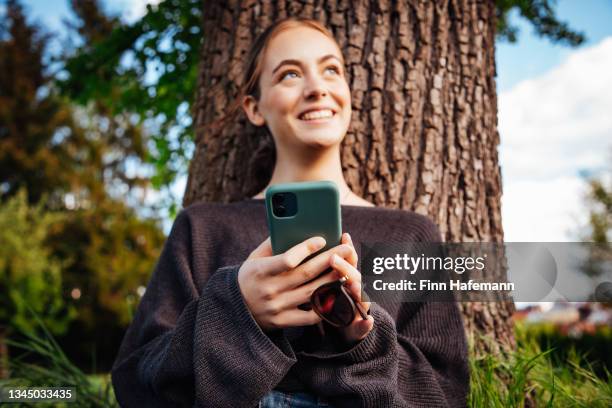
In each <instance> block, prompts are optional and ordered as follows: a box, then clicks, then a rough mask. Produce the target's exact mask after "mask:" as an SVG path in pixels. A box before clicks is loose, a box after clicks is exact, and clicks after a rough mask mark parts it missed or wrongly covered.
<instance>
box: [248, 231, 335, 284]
mask: <svg viewBox="0 0 612 408" xmlns="http://www.w3.org/2000/svg"><path fill="white" fill-rule="evenodd" d="M324 246H325V239H324V238H323V237H312V238H309V239H307V240H306V241H304V242H300V243H299V244H297V245H296V246H294V247H292V248H290V249H288V250H287V251H286V252H284V253H282V254H278V255H274V256H270V257H267V258H262V259H261V261H262V263H261V265H259V267H260V270H261V271H262V272H263V273H264V274H266V275H277V274H279V273H282V272H285V271H288V270H292V269H295V268H297V267H298V265H299V264H300V263H302V261H303V260H304V259H306V258H307V257H308V256H310V255H312V254H314V253H315V252H317V251H318V250H320V249H321V248H323V247H324Z"/></svg>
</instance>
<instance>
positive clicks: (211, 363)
mask: <svg viewBox="0 0 612 408" xmlns="http://www.w3.org/2000/svg"><path fill="white" fill-rule="evenodd" d="M191 242H192V241H191V236H190V223H189V218H188V216H187V215H185V213H184V212H183V213H181V214H180V215H179V217H177V220H176V221H175V224H174V226H173V228H172V232H171V233H170V236H169V237H168V240H167V242H166V245H165V246H164V249H163V251H162V254H161V256H160V259H159V261H158V263H157V266H156V268H155V270H154V272H153V275H152V277H151V280H150V281H149V284H148V285H147V290H146V293H145V295H144V296H143V298H142V300H141V302H140V305H139V306H138V310H137V312H136V315H135V317H134V320H133V321H132V323H131V325H130V327H129V328H128V330H127V332H126V335H125V337H124V339H123V342H122V344H121V347H120V350H119V354H118V356H117V359H116V360H115V363H114V365H113V369H112V382H113V387H114V390H115V394H116V396H117V400H118V401H119V403H120V404H121V406H124V407H136V406H138V407H141V406H150V407H158V406H194V405H195V406H200V407H206V406H210V407H220V406H250V405H255V404H256V403H257V401H258V400H259V399H260V398H261V397H262V396H263V395H265V394H266V393H267V392H269V391H270V390H271V389H273V388H274V386H275V385H276V384H277V383H278V382H280V381H281V379H282V378H283V377H284V376H285V375H286V373H287V372H288V371H289V369H290V368H291V366H292V365H293V364H294V363H295V362H296V358H295V355H294V354H293V351H292V348H291V346H290V344H289V342H288V341H287V339H286V338H285V337H284V336H283V335H282V332H275V333H272V334H266V333H264V332H263V331H262V330H261V329H260V327H259V326H258V325H257V323H256V322H255V320H254V319H253V317H252V315H251V313H250V311H249V310H248V308H247V306H246V304H245V302H244V299H243V297H242V294H241V292H240V288H239V286H238V279H237V276H238V270H239V266H230V267H224V268H220V269H218V270H216V271H214V273H212V274H211V276H210V277H209V278H208V279H207V280H206V283H205V285H204V287H203V288H202V290H201V293H198V290H197V288H196V285H195V283H194V279H193V275H192V259H191V254H192V253H193V251H192V248H191Z"/></svg>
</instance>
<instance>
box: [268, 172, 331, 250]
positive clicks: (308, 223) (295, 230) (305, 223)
mask: <svg viewBox="0 0 612 408" xmlns="http://www.w3.org/2000/svg"><path fill="white" fill-rule="evenodd" d="M287 192H290V193H293V194H295V195H296V197H297V213H296V214H295V215H293V216H291V217H277V216H276V215H274V213H273V211H272V196H273V195H274V194H276V193H287ZM266 212H267V216H268V228H269V229H270V238H271V241H272V251H273V252H274V254H280V253H283V252H285V251H286V250H288V249H289V248H291V247H293V246H295V245H297V244H299V243H300V242H302V241H304V240H306V239H308V238H311V237H314V236H321V237H323V238H325V241H326V242H327V243H326V245H325V248H323V249H321V250H320V251H319V252H322V251H326V250H327V249H329V248H332V247H334V246H336V245H339V244H340V239H341V236H342V222H341V215H340V197H339V194H338V188H337V187H336V184H335V183H333V182H331V181H306V182H299V183H284V184H276V185H274V186H271V187H269V188H268V189H267V190H266Z"/></svg>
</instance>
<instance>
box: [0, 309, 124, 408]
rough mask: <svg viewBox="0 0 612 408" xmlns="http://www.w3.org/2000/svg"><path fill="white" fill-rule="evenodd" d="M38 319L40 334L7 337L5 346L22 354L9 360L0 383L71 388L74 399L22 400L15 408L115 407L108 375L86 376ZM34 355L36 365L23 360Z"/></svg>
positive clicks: (2, 384)
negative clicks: (20, 351)
mask: <svg viewBox="0 0 612 408" xmlns="http://www.w3.org/2000/svg"><path fill="white" fill-rule="evenodd" d="M34 318H35V319H37V320H38V324H39V327H40V329H41V333H39V334H37V333H21V336H22V338H21V339H20V341H15V340H10V339H9V340H7V343H8V345H10V346H12V347H14V348H17V349H20V350H22V351H23V353H22V354H21V355H20V356H19V357H18V358H13V359H11V360H10V366H9V368H10V371H11V375H10V377H11V378H10V379H8V380H4V381H0V386H13V387H74V388H75V390H76V401H75V402H69V403H58V402H52V403H40V402H37V403H21V404H15V405H13V404H11V406H15V407H37V408H38V407H71V408H77V407H110V408H113V407H118V406H119V404H118V403H117V401H116V399H115V396H114V392H113V388H112V385H111V383H110V378H109V376H108V375H101V376H100V375H93V376H92V375H87V374H85V373H84V372H83V371H82V370H81V369H79V368H78V367H77V366H75V365H74V364H73V363H72V362H71V361H70V360H69V359H68V357H67V356H66V355H65V354H64V352H63V350H62V349H61V347H60V346H59V345H58V344H57V342H56V341H55V339H54V338H53V336H52V335H51V333H49V331H48V330H47V328H46V327H45V326H44V324H43V323H42V321H40V319H38V317H37V316H34ZM28 357H30V358H31V357H35V358H36V360H37V361H39V362H38V363H37V364H32V363H29V362H26V360H27V359H28Z"/></svg>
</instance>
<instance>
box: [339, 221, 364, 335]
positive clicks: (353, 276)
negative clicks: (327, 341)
mask: <svg viewBox="0 0 612 408" xmlns="http://www.w3.org/2000/svg"><path fill="white" fill-rule="evenodd" d="M341 243H342V244H343V245H350V247H351V248H353V250H354V249H355V248H354V246H353V240H352V239H351V236H350V235H349V234H348V233H346V232H345V233H344V234H342V241H341ZM331 267H332V268H334V270H336V271H337V272H338V273H339V275H340V276H347V277H348V282H346V283H345V287H346V289H347V292H348V293H349V295H350V296H351V297H352V298H353V300H354V301H355V302H358V303H360V304H361V306H362V308H363V309H364V310H367V311H369V310H370V302H365V301H363V300H364V299H362V298H361V272H359V271H358V270H357V269H356V268H357V252H355V256H354V257H349V258H347V259H343V258H341V257H338V256H336V255H333V256H332V261H331ZM373 327H374V317H373V316H368V318H367V319H365V320H364V319H363V318H362V317H361V315H360V314H359V313H355V319H353V322H352V323H351V324H350V325H349V326H347V327H344V328H341V329H337V330H338V331H339V332H340V334H341V335H342V337H343V338H344V340H345V341H346V342H347V343H349V344H354V343H356V342H357V341H359V340H362V339H364V338H365V337H366V336H367V335H368V333H370V331H372V328H373Z"/></svg>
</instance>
